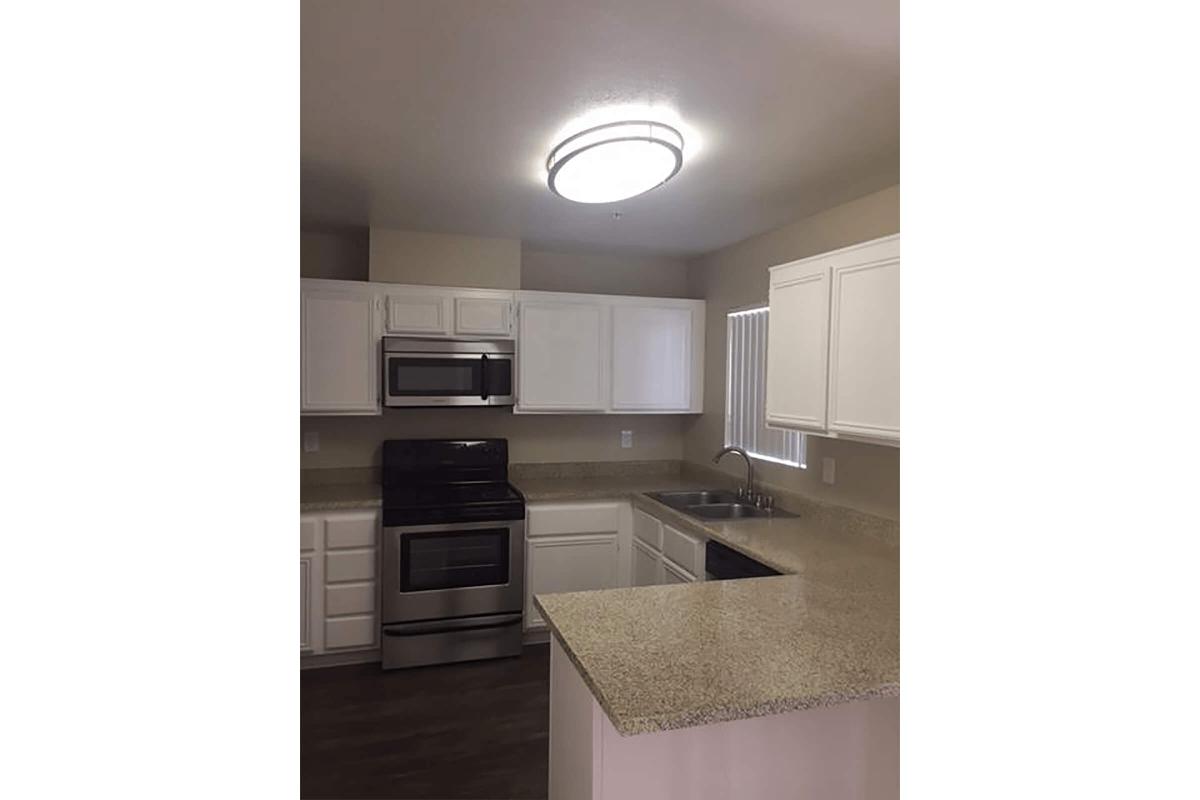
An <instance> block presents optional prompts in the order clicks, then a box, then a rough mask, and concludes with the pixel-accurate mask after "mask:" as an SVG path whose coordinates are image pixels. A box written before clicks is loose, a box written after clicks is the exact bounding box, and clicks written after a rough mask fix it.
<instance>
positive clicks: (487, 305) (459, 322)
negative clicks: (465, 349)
mask: <svg viewBox="0 0 1200 800" xmlns="http://www.w3.org/2000/svg"><path fill="white" fill-rule="evenodd" d="M511 305H512V301H511V300H509V299H500V298H491V297H456V298H455V299H454V332H455V333H458V334H471V335H475V336H509V335H510V334H511V326H510V322H509V309H510V307H511Z"/></svg>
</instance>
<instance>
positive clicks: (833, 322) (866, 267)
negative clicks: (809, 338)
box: [829, 243, 900, 441]
mask: <svg viewBox="0 0 1200 800" xmlns="http://www.w3.org/2000/svg"><path fill="white" fill-rule="evenodd" d="M871 255H872V258H873V259H874V260H872V261H870V262H868V263H862V264H853V265H847V266H837V267H834V268H833V279H832V286H831V290H832V292H833V302H832V303H831V304H830V312H829V329H830V335H829V430H830V431H833V432H836V433H844V434H849V435H853V436H867V437H871V438H876V439H891V440H895V441H899V440H900V248H899V243H896V246H895V248H887V249H884V248H880V251H879V252H874V253H872V254H871Z"/></svg>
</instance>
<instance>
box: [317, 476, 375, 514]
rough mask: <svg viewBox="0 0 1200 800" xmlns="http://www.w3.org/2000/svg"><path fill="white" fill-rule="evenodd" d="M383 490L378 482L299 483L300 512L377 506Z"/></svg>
mask: <svg viewBox="0 0 1200 800" xmlns="http://www.w3.org/2000/svg"><path fill="white" fill-rule="evenodd" d="M382 505H383V490H382V489H381V488H380V486H379V484H378V483H331V484H326V485H321V484H316V485H312V484H310V485H305V484H301V485H300V513H304V512H305V511H340V510H344V509H351V508H379V507H381V506H382Z"/></svg>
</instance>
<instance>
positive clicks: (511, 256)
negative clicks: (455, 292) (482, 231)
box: [369, 228, 521, 289]
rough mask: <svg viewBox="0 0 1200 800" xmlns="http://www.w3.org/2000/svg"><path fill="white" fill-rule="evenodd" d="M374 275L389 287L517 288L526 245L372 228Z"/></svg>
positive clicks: (373, 276)
mask: <svg viewBox="0 0 1200 800" xmlns="http://www.w3.org/2000/svg"><path fill="white" fill-rule="evenodd" d="M369 276H370V279H371V280H372V281H387V282H389V283H419V284H425V285H432V286H474V287H476V288H480V289H518V288H520V286H521V242H520V240H518V239H491V238H487V237H483V236H451V235H447V234H441V233H417V232H415V231H399V230H391V229H388V228H372V229H371V245H370V271H369Z"/></svg>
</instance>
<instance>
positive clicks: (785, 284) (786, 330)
mask: <svg viewBox="0 0 1200 800" xmlns="http://www.w3.org/2000/svg"><path fill="white" fill-rule="evenodd" d="M770 305H771V314H770V317H769V320H768V323H767V402H766V416H767V423H768V424H769V425H777V426H781V427H786V428H801V429H804V430H814V431H823V430H824V429H825V411H826V409H825V402H826V366H827V361H826V359H827V356H828V353H829V340H828V335H829V267H828V266H827V265H826V264H824V263H823V262H820V261H817V262H815V263H814V262H813V261H812V260H811V259H806V260H805V261H802V262H798V263H796V264H789V265H783V266H779V267H774V268H772V270H771V299H770Z"/></svg>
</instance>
